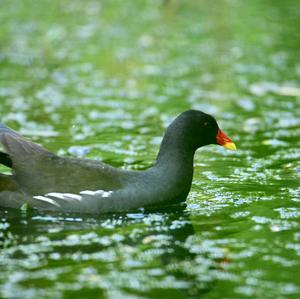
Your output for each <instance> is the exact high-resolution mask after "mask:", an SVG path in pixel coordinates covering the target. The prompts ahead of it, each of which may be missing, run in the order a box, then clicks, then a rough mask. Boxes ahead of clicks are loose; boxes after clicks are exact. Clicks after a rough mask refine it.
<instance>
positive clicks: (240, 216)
mask: <svg viewBox="0 0 300 299" xmlns="http://www.w3.org/2000/svg"><path fill="white" fill-rule="evenodd" d="M0 18H1V27H0V81H1V85H0V103H1V105H0V115H1V122H3V123H5V124H6V125H9V126H11V127H13V128H14V129H16V130H18V131H20V132H21V133H22V134H24V135H26V136H27V137H29V138H30V139H32V140H34V141H36V142H39V143H42V144H43V145H44V146H45V147H47V148H48V149H50V150H52V151H54V152H57V153H59V154H62V155H75V156H80V155H84V156H85V157H88V158H92V159H100V160H102V161H104V162H107V163H110V164H112V165H114V166H118V167H124V168H130V169H144V168H147V167H149V166H150V165H151V163H153V160H154V159H155V155H156V152H157V150H158V146H159V143H160V140H161V136H162V134H163V130H164V128H165V127H166V126H167V125H168V124H169V123H170V121H171V120H172V119H173V118H174V117H175V116H176V115H177V114H179V113H180V112H182V111H184V110H185V109H188V108H191V107H192V108H196V109H201V110H204V111H205V112H208V113H211V114H213V115H214V116H215V117H216V118H217V120H218V122H219V124H220V126H221V128H222V129H223V130H224V131H225V132H226V133H227V134H228V135H229V136H230V137H231V138H232V139H233V140H234V141H235V143H236V144H237V147H238V151H237V152H231V151H226V150H225V149H223V148H221V147H217V146H208V147H205V148H203V149H201V150H199V151H198V152H197V154H196V156H195V175H194V182H193V185H192V189H191V192H190V194H189V197H188V199H187V207H186V209H185V210H184V211H180V210H174V209H171V208H170V209H169V211H168V210H167V211H159V212H152V213H142V212H133V213H128V214H121V215H120V214H116V215H105V216H84V217H83V216H82V215H55V214H45V213H39V212H26V211H16V210H4V209H0V220H1V222H0V248H1V251H0V267H1V271H0V298H22V299H24V298H30V299H31V298H39V299H40V298H56V299H59V298H75V297H76V298H113V299H115V298H134V299H136V298H153V299H156V298H172V299H174V298H272V299H274V298H299V297H300V275H299V273H300V230H299V228H300V180H299V175H300V159H299V158H300V150H299V148H300V147H299V145H300V138H299V135H300V83H299V77H300V59H299V58H300V51H299V48H300V22H299V19H300V4H299V1H296V0H295V1H293V0H285V1H283V0H279V1H271V0H252V1H250V0H246V1H236V0H230V1H229V0H228V1H221V0H220V1H194V0H193V1H192V0H190V1H188V0H186V1H183V0H182V1H180V0H169V1H167V0H165V1H159V0H149V1H146V0H137V1H121V0H113V1H109V0H105V1H79V0H77V1H74V0H72V1H70V0H67V1H58V0H52V1H46V0H42V1H34V0H32V1H30V0H24V1H16V0H2V1H1V3H0ZM1 171H7V169H5V168H1ZM66 175H68V174H67V173H66Z"/></svg>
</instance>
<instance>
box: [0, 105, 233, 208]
mask: <svg viewBox="0 0 300 299" xmlns="http://www.w3.org/2000/svg"><path fill="white" fill-rule="evenodd" d="M0 144H2V148H3V149H2V150H1V151H0V164H2V165H4V166H7V167H9V168H11V174H4V173H0V206H1V207H6V208H21V207H22V206H23V205H24V204H26V205H28V206H29V207H31V208H33V209H37V210H40V211H58V212H71V213H72V212H74V213H118V212H126V211H131V210H138V209H142V208H146V207H151V206H160V205H164V206H165V205H172V204H177V203H181V202H184V201H185V200H186V198H187V196H188V194H189V192H190V189H191V184H192V180H193V169H194V166H193V160H194V154H195V152H196V150H197V149H198V148H200V147H203V146H206V145H210V144H216V145H220V146H223V147H225V148H227V149H230V150H236V146H235V144H234V143H233V141H232V140H231V139H230V138H229V137H228V136H227V135H226V134H225V133H224V132H223V131H222V130H221V129H220V128H219V126H218V124H217V121H216V120H215V118H214V117H213V116H211V115H209V114H206V113H204V112H202V111H199V110H193V109H190V110H187V111H184V112H182V113H181V114H179V115H178V116H177V117H176V118H175V119H174V120H173V121H172V122H171V124H170V125H169V126H168V127H167V129H166V131H165V134H164V137H163V139H162V142H161V145H160V148H159V151H158V154H157V157H156V160H155V161H154V163H153V165H152V166H151V167H149V168H147V169H145V170H126V169H121V168H116V167H113V166H111V165H108V164H105V163H102V162H100V161H97V160H93V159H85V158H74V157H65V156H59V155H57V154H55V153H52V152H50V151H48V150H47V149H46V148H44V147H42V146H41V145H39V144H36V143H33V142H32V141H30V140H28V139H26V138H24V137H23V136H21V135H20V134H18V133H17V132H15V131H14V130H12V129H10V128H8V127H7V126H5V125H2V124H0Z"/></svg>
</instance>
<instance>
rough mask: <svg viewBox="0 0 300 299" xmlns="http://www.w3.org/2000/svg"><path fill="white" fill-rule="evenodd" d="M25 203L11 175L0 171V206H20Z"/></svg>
mask: <svg viewBox="0 0 300 299" xmlns="http://www.w3.org/2000/svg"><path fill="white" fill-rule="evenodd" d="M24 203H25V196H24V194H23V192H22V191H21V190H20V188H19V187H18V184H17V183H16V182H15V180H14V178H13V176H12V175H5V174H1V173H0V207H6V208H20V207H21V206H22V205H23V204H24Z"/></svg>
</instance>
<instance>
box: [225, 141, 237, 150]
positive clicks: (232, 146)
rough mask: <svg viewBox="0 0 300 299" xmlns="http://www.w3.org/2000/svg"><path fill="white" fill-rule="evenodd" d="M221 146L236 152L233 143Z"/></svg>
mask: <svg viewBox="0 0 300 299" xmlns="http://www.w3.org/2000/svg"><path fill="white" fill-rule="evenodd" d="M223 146H224V147H225V148H227V149H229V150H232V151H236V146H235V144H234V143H233V142H226V143H224V144H223Z"/></svg>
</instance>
